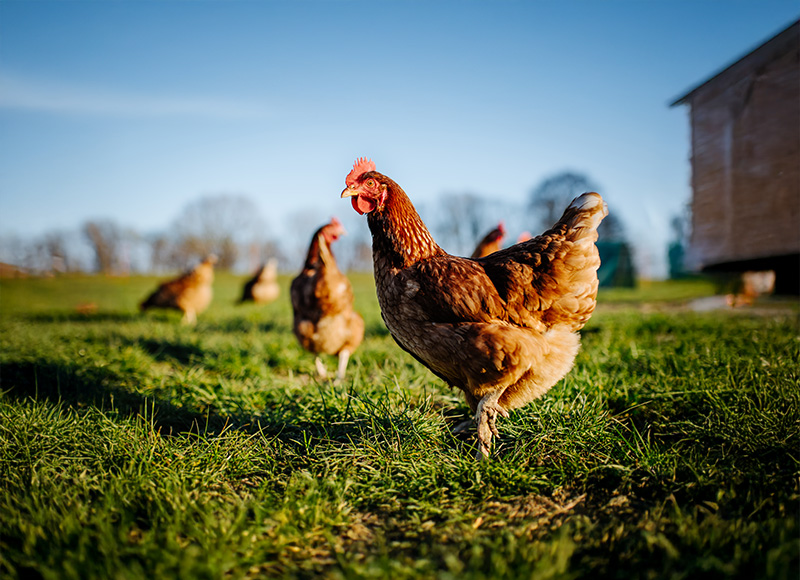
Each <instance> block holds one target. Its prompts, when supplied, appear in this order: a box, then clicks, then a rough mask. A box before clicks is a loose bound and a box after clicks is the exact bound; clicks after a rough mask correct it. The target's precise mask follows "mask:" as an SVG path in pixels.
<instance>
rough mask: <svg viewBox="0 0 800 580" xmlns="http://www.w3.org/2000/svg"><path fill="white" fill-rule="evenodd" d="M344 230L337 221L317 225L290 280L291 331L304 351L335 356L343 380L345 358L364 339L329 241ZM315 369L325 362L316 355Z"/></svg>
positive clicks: (322, 369) (347, 284) (322, 367)
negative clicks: (304, 256)
mask: <svg viewBox="0 0 800 580" xmlns="http://www.w3.org/2000/svg"><path fill="white" fill-rule="evenodd" d="M344 233H345V231H344V228H343V227H342V224H341V223H339V220H337V219H336V218H333V219H332V220H331V222H330V223H329V224H326V225H324V226H322V227H321V228H319V229H318V230H317V231H316V232H315V233H314V235H313V236H312V238H311V244H310V246H309V248H308V255H307V256H306V262H305V264H304V265H303V270H302V271H301V272H300V274H299V275H298V276H297V277H296V278H295V279H294V280H292V286H291V297H292V309H293V310H294V334H295V336H297V339H298V340H299V341H300V344H301V345H302V346H303V348H305V349H306V350H308V351H310V352H313V353H315V354H319V353H326V354H332V355H338V357H339V366H338V369H337V372H336V377H337V378H338V379H340V380H341V379H344V375H345V370H346V368H347V361H348V359H349V357H350V355H351V354H352V353H353V351H354V350H355V349H356V347H358V345H359V344H361V341H362V339H363V338H364V320H363V319H362V318H361V315H359V314H358V312H356V311H355V310H353V289H352V287H351V286H350V281H349V280H348V279H347V277H346V276H345V275H344V274H342V273H341V272H340V271H339V268H338V266H337V265H336V260H335V258H334V257H333V253H332V252H331V244H332V243H333V242H334V241H336V240H337V239H338V238H339V236H341V235H343V234H344ZM315 362H316V366H317V372H318V373H319V374H320V376H321V377H323V378H325V377H326V376H327V372H326V371H325V365H324V364H323V363H322V361H321V360H320V358H319V357H317V358H316V361H315Z"/></svg>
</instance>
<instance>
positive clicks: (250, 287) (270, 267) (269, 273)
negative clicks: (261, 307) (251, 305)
mask: <svg viewBox="0 0 800 580" xmlns="http://www.w3.org/2000/svg"><path fill="white" fill-rule="evenodd" d="M280 293H281V289H280V287H279V286H278V261H277V260H275V259H274V258H272V259H270V260H268V261H267V263H266V264H264V265H263V266H261V268H259V269H258V271H257V272H256V273H255V275H253V277H252V278H250V280H248V281H247V282H245V285H244V288H243V289H242V297H241V298H240V299H239V304H241V303H243V302H256V303H259V304H266V303H268V302H273V301H274V300H277V298H278V296H279V295H280Z"/></svg>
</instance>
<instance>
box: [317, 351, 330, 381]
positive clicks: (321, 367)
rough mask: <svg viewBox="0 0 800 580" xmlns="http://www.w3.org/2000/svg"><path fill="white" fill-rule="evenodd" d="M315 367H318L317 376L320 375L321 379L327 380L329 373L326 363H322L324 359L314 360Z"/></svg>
mask: <svg viewBox="0 0 800 580" xmlns="http://www.w3.org/2000/svg"><path fill="white" fill-rule="evenodd" d="M314 365H315V366H316V367H317V374H318V375H319V378H321V379H323V380H325V379H327V378H328V371H327V369H326V368H325V363H323V362H322V359H320V358H319V357H317V358H316V359H314Z"/></svg>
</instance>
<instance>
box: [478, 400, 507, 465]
mask: <svg viewBox="0 0 800 580" xmlns="http://www.w3.org/2000/svg"><path fill="white" fill-rule="evenodd" d="M502 394H503V392H502V391H500V392H495V393H491V394H489V395H486V396H485V397H484V398H483V399H481V400H480V402H479V403H478V411H477V412H476V413H475V421H476V422H477V423H478V453H477V458H478V460H479V461H483V460H485V459H488V458H489V457H490V455H491V450H492V437H493V436H494V437H500V433H498V431H497V416H498V415H501V416H502V417H506V418H507V417H508V411H506V410H505V409H504V408H503V407H501V406H500V403H498V399H499V398H500V395H502Z"/></svg>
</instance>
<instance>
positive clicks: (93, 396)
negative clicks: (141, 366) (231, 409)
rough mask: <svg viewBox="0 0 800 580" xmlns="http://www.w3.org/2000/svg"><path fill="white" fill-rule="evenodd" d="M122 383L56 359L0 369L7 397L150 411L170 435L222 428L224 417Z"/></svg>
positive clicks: (77, 406) (128, 411) (102, 372)
mask: <svg viewBox="0 0 800 580" xmlns="http://www.w3.org/2000/svg"><path fill="white" fill-rule="evenodd" d="M115 382H121V378H120V377H118V376H116V375H115V373H113V372H111V371H108V370H106V369H103V368H95V369H91V368H85V367H76V366H72V365H61V364H55V363H52V362H39V363H34V362H14V363H9V364H4V365H3V366H2V369H0V388H2V390H3V394H4V396H9V397H12V398H14V399H16V400H24V399H29V398H30V399H35V400H40V401H41V400H45V401H50V402H53V403H61V404H64V405H67V406H70V407H73V408H75V409H81V408H85V407H87V406H94V407H96V408H98V409H100V410H103V411H113V412H115V413H118V414H121V415H124V416H137V415H144V414H147V416H148V417H154V422H155V424H156V425H157V426H158V427H161V428H162V430H163V431H164V432H165V433H166V434H177V433H180V432H187V431H193V432H198V431H206V430H207V429H211V430H212V431H213V430H220V431H221V430H222V429H223V427H224V425H225V420H224V419H223V418H216V417H212V416H210V414H206V413H201V412H198V411H193V410H190V409H186V408H185V407H182V406H179V405H175V404H173V403H172V402H170V401H168V400H163V399H158V398H157V397H147V396H144V395H141V394H139V393H132V392H130V391H128V390H126V389H124V388H120V387H115V386H113V385H112V383H115Z"/></svg>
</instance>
